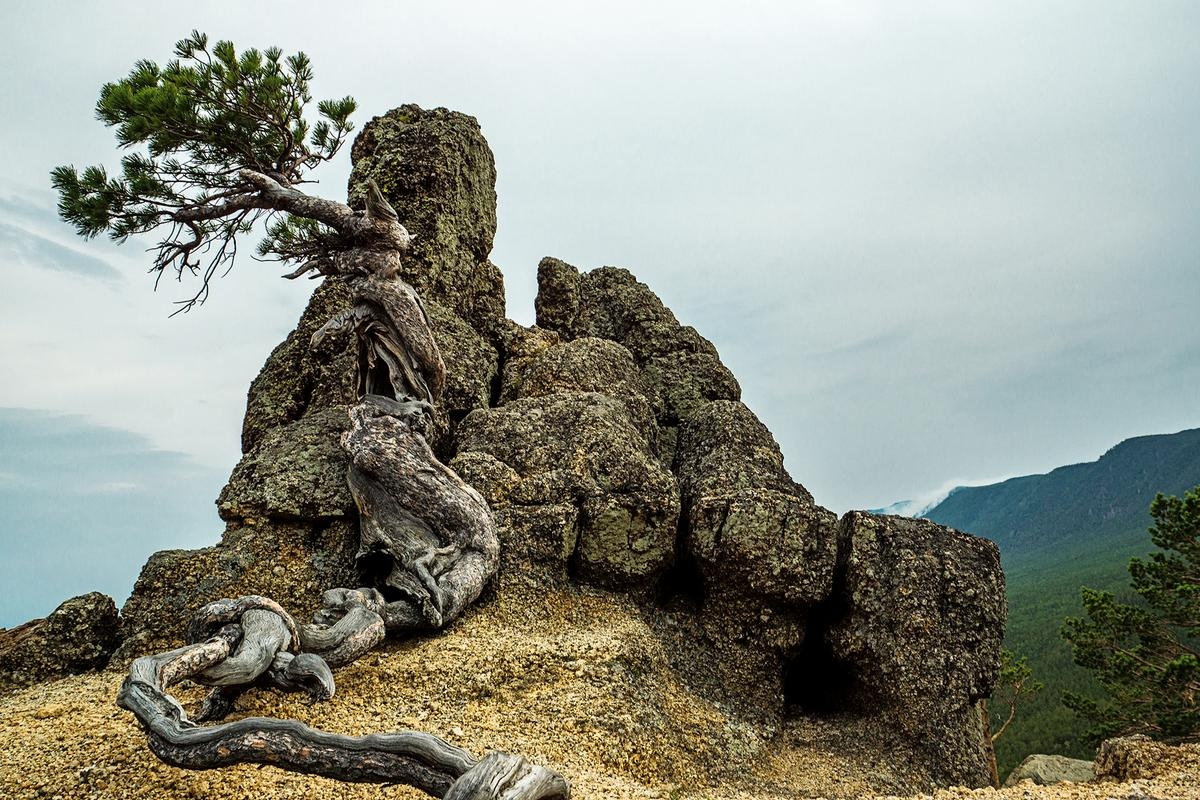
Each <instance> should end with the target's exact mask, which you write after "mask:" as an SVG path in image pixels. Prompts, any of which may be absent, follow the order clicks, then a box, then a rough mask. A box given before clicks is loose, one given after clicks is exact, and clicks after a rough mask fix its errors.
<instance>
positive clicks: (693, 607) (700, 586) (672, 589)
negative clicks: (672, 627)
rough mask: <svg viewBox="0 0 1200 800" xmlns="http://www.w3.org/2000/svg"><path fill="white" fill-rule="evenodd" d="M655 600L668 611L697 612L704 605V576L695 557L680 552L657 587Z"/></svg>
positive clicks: (659, 580)
mask: <svg viewBox="0 0 1200 800" xmlns="http://www.w3.org/2000/svg"><path fill="white" fill-rule="evenodd" d="M654 599H655V602H656V603H657V604H658V607H659V608H661V609H664V610H666V611H690V612H697V611H699V610H700V609H702V608H703V607H704V576H702V575H701V574H700V567H699V566H698V565H697V564H696V561H695V559H693V558H692V557H691V556H689V555H688V554H687V553H686V552H679V553H676V555H675V560H674V562H672V564H671V566H670V567H668V568H667V571H666V572H664V573H663V575H662V577H661V578H659V579H658V586H657V587H656V588H655V595H654Z"/></svg>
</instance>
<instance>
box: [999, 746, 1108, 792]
mask: <svg viewBox="0 0 1200 800" xmlns="http://www.w3.org/2000/svg"><path fill="white" fill-rule="evenodd" d="M1095 778H1096V767H1095V765H1094V764H1093V763H1092V762H1091V761H1084V760H1082V759H1079V758H1067V757H1066V756H1053V755H1043V754H1040V753H1035V754H1033V755H1031V756H1028V757H1026V759H1025V760H1024V761H1022V762H1021V763H1020V764H1018V765H1017V766H1016V768H1014V769H1013V771H1012V772H1010V773H1009V774H1008V778H1006V779H1005V781H1004V785H1005V786H1016V785H1017V784H1018V783H1020V782H1021V781H1033V782H1034V783H1036V784H1038V785H1039V786H1050V785H1052V784H1055V783H1063V782H1065V781H1070V782H1071V783H1086V782H1088V781H1090V780H1095Z"/></svg>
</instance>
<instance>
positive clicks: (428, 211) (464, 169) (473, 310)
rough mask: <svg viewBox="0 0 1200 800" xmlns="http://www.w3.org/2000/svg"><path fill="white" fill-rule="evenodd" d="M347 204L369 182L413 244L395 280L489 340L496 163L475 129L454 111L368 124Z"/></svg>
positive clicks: (500, 287) (497, 319)
mask: <svg viewBox="0 0 1200 800" xmlns="http://www.w3.org/2000/svg"><path fill="white" fill-rule="evenodd" d="M350 155H351V159H352V160H353V162H354V171H353V172H352V174H351V175H350V198H351V204H352V205H354V204H356V203H359V202H361V200H362V192H363V187H364V186H365V184H366V181H367V179H368V178H374V179H375V182H376V183H377V184H379V187H380V189H382V190H383V193H384V195H385V196H386V197H387V199H388V200H389V201H390V202H391V204H392V206H393V207H394V208H395V209H396V213H397V214H399V215H400V221H401V222H402V223H404V225H405V227H407V228H408V231H409V232H410V233H412V234H414V235H415V236H416V241H415V242H414V243H413V247H412V249H411V250H410V251H409V253H407V254H406V256H405V266H404V268H403V270H402V272H401V277H403V278H404V279H405V280H406V281H408V282H409V283H411V284H412V285H413V286H414V287H415V288H416V289H417V291H418V292H419V293H420V294H421V296H422V298H424V299H425V301H426V302H428V301H431V300H432V301H436V302H439V303H442V304H444V305H445V306H447V307H448V308H450V309H451V310H452V311H454V312H455V313H456V314H457V315H458V316H460V317H462V318H463V319H464V320H466V321H467V322H468V323H469V324H470V325H471V326H472V327H474V328H475V329H476V330H477V331H479V332H481V333H483V334H485V335H486V336H488V338H489V339H492V340H495V338H496V337H497V336H498V335H499V332H500V329H501V327H502V325H503V321H504V277H503V276H502V275H501V274H500V270H499V269H498V268H497V267H496V265H495V264H493V263H492V262H491V261H489V260H488V256H489V254H490V253H491V252H492V239H493V238H494V237H495V235H496V163H495V159H494V158H493V156H492V149H491V148H490V147H489V146H488V143H487V140H486V139H484V138H483V133H482V132H481V131H480V130H479V122H478V121H477V120H476V119H475V118H474V117H470V116H467V115H466V114H461V113H459V112H457V111H448V110H447V109H444V108H434V109H423V108H420V107H419V106H415V105H411V104H410V105H405V106H400V107H399V108H395V109H392V110H391V111H389V112H388V113H386V114H383V115H382V116H378V117H375V118H374V119H372V120H371V121H370V122H368V123H367V124H366V125H365V126H363V129H362V132H361V133H360V134H359V135H358V137H357V138H356V139H355V140H354V146H353V148H352V150H351V154H350Z"/></svg>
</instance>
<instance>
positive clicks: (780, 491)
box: [676, 401, 837, 617]
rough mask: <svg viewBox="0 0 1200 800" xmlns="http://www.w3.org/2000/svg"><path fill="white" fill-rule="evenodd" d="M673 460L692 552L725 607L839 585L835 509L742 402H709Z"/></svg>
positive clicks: (804, 597) (744, 609)
mask: <svg viewBox="0 0 1200 800" xmlns="http://www.w3.org/2000/svg"><path fill="white" fill-rule="evenodd" d="M676 469H677V470H678V474H679V481H680V491H681V493H682V495H683V504H684V509H685V512H684V513H685V514H686V515H687V517H686V519H687V531H688V535H687V539H686V542H685V546H686V549H687V552H688V554H689V555H690V556H691V557H692V558H693V559H694V560H695V562H696V563H697V564H698V565H699V567H700V572H701V574H702V575H703V576H704V580H705V587H706V590H707V591H708V592H709V593H710V594H711V595H713V597H714V599H717V598H719V601H720V605H721V606H722V610H723V612H724V611H725V610H727V609H728V610H732V611H735V612H737V615H738V616H740V617H758V616H759V613H758V612H759V611H760V610H761V609H762V608H763V607H765V606H767V605H771V604H784V605H786V606H791V607H793V608H795V609H797V610H798V611H802V610H803V609H804V608H806V607H809V606H812V605H815V604H816V603H818V602H820V601H822V600H824V599H825V598H826V597H827V596H828V595H829V593H830V590H831V589H832V586H833V573H834V564H835V561H836V555H837V551H836V548H837V540H836V523H837V517H836V516H835V515H834V514H833V513H832V512H830V511H827V510H825V509H823V508H821V507H819V506H817V505H815V504H814V503H813V501H812V496H811V495H809V493H808V492H807V491H806V490H805V489H804V488H803V487H802V486H799V485H798V484H796V483H795V482H794V481H792V479H791V477H790V476H789V475H788V474H787V470H785V469H784V467H783V455H782V454H781V453H780V451H779V445H778V444H777V443H776V442H775V439H774V437H773V436H771V433H770V431H768V430H767V428H766V426H765V425H763V424H762V422H760V421H759V420H758V418H757V417H756V416H755V415H754V413H753V412H751V411H750V409H748V408H746V406H745V405H743V404H742V403H740V402H733V401H717V402H712V403H707V404H706V405H704V406H703V408H701V409H700V410H698V411H696V413H695V414H694V415H693V416H692V417H691V418H690V419H689V420H688V422H687V423H686V424H685V425H684V426H683V427H682V429H681V432H680V439H679V447H678V451H677V453H676Z"/></svg>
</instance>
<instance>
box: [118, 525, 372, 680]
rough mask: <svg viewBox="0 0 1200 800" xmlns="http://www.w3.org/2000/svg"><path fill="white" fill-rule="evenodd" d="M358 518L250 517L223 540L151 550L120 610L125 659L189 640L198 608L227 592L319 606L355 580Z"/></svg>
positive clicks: (295, 608) (302, 614)
mask: <svg viewBox="0 0 1200 800" xmlns="http://www.w3.org/2000/svg"><path fill="white" fill-rule="evenodd" d="M357 550H358V526H357V524H355V523H354V522H352V521H350V520H336V519H335V520H332V521H330V522H329V523H328V524H325V525H314V524H312V523H308V522H297V523H287V522H282V521H260V520H248V521H247V522H246V523H245V524H237V525H232V526H231V527H230V529H229V530H228V531H226V533H225V535H224V536H223V537H222V539H221V543H220V544H218V545H215V546H213V547H205V548H203V549H200V550H162V551H159V552H157V553H155V554H154V555H152V556H150V560H149V561H147V562H146V565H145V566H144V567H142V572H141V575H139V576H138V580H137V583H136V584H135V585H134V587H133V594H132V595H130V597H129V600H128V602H126V603H125V606H124V607H123V608H122V610H121V615H122V620H123V623H124V632H125V636H124V641H123V642H122V644H121V648H120V649H119V650H118V651H117V657H118V658H119V659H121V660H122V661H124V660H128V659H131V658H133V657H135V656H137V655H139V654H142V653H146V652H150V651H154V650H165V649H169V648H170V647H174V646H178V645H179V644H180V643H181V642H182V641H183V634H184V630H185V629H186V627H187V623H188V620H189V619H191V616H192V613H193V612H194V611H195V610H196V609H197V608H198V607H199V606H201V605H203V604H204V603H205V602H208V601H211V600H216V599H218V598H222V597H240V596H242V595H248V594H257V595H264V596H266V597H270V598H272V599H273V600H275V601H277V602H278V603H279V604H280V605H282V606H283V607H284V608H286V609H288V610H289V611H290V612H292V613H293V614H294V615H295V616H297V617H298V618H308V617H309V616H311V614H312V612H313V611H315V610H317V609H318V608H320V607H321V602H320V600H321V594H322V592H324V591H325V590H326V589H329V588H331V587H334V586H355V585H357V578H358V575H357V572H356V570H355V568H354V554H355V553H356V552H357Z"/></svg>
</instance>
